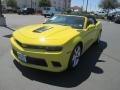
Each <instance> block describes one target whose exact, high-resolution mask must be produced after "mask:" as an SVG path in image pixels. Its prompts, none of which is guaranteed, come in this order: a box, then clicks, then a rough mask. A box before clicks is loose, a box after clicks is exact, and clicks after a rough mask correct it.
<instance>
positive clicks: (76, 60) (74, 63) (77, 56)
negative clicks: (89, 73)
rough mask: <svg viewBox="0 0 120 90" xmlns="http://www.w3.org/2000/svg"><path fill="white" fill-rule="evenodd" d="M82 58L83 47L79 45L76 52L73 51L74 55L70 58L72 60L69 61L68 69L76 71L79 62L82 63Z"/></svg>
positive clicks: (75, 49)
mask: <svg viewBox="0 0 120 90" xmlns="http://www.w3.org/2000/svg"><path fill="white" fill-rule="evenodd" d="M80 56H81V47H80V45H79V44H78V45H77V46H76V47H75V48H74V50H73V51H72V54H71V56H70V60H69V65H68V69H70V70H71V69H74V68H76V67H77V66H78V64H79V62H80Z"/></svg>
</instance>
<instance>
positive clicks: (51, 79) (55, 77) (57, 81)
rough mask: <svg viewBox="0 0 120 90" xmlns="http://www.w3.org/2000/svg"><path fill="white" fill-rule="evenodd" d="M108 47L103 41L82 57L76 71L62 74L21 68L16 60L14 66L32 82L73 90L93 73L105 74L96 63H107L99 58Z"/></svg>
mask: <svg viewBox="0 0 120 90" xmlns="http://www.w3.org/2000/svg"><path fill="white" fill-rule="evenodd" d="M106 47H107V43H106V42H103V41H101V42H100V44H99V45H93V46H92V47H91V48H90V49H88V51H87V52H86V53H85V54H84V55H83V56H81V58H80V60H81V63H80V64H79V66H78V67H77V68H76V69H75V70H72V71H65V72H62V73H51V72H45V71H41V70H36V69H30V68H27V67H24V66H21V65H20V64H18V63H17V62H16V61H15V60H14V64H15V66H16V67H17V68H18V69H19V70H20V71H21V73H22V75H23V76H24V77H26V78H28V79H30V80H35V81H38V82H41V83H46V84H49V85H54V86H59V87H66V88H72V87H76V86H78V85H80V84H81V83H83V82H84V81H86V80H87V79H88V78H89V77H90V75H91V73H95V74H103V73H104V71H103V69H102V68H100V67H98V66H96V63H99V62H103V63H104V62H105V61H104V60H99V57H100V55H101V54H102V52H103V50H104V49H105V48H106Z"/></svg>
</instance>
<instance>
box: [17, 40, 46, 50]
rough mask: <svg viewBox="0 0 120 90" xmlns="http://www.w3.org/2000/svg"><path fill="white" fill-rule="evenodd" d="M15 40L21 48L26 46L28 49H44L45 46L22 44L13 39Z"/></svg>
mask: <svg viewBox="0 0 120 90" xmlns="http://www.w3.org/2000/svg"><path fill="white" fill-rule="evenodd" d="M15 41H16V43H17V44H18V45H19V46H21V47H23V48H28V49H44V48H45V47H43V46H33V45H27V44H22V43H21V42H19V41H18V40H15Z"/></svg>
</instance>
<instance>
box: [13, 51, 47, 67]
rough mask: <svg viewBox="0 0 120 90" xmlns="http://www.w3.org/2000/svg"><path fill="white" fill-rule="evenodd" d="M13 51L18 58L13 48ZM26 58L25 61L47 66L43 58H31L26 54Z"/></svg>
mask: <svg viewBox="0 0 120 90" xmlns="http://www.w3.org/2000/svg"><path fill="white" fill-rule="evenodd" d="M13 53H14V55H15V56H16V57H17V58H18V56H17V51H15V50H14V49H13ZM26 60H27V62H26V63H29V64H34V65H40V66H46V67H47V66H48V65H47V63H46V62H45V60H44V59H40V58H32V57H29V56H26Z"/></svg>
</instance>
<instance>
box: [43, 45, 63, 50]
mask: <svg viewBox="0 0 120 90" xmlns="http://www.w3.org/2000/svg"><path fill="white" fill-rule="evenodd" d="M62 49H63V48H62V47H59V46H55V47H53V46H48V47H45V50H46V51H61V50H62Z"/></svg>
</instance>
